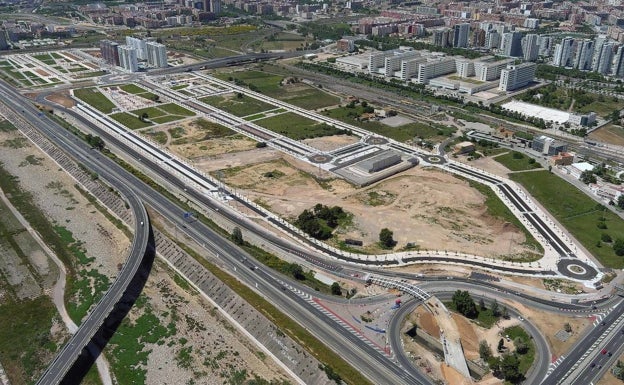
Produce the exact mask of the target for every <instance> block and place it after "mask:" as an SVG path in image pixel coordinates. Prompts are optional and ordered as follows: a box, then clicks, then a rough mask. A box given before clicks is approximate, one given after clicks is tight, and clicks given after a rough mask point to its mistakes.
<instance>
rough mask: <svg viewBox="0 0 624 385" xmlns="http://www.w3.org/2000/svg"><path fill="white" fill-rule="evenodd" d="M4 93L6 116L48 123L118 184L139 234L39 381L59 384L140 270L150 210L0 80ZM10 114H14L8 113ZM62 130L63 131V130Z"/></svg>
mask: <svg viewBox="0 0 624 385" xmlns="http://www.w3.org/2000/svg"><path fill="white" fill-rule="evenodd" d="M0 95H1V96H2V99H3V102H4V104H5V105H6V106H8V107H9V108H10V109H11V110H12V112H13V113H14V114H15V115H14V116H12V117H11V116H6V118H8V119H9V120H10V121H12V122H14V124H15V125H16V126H17V127H18V128H20V129H22V127H23V126H24V125H25V124H28V123H27V122H26V121H29V122H38V124H37V125H38V127H39V128H40V129H42V128H44V127H45V128H44V129H42V131H45V132H47V134H48V135H50V134H52V137H50V139H51V140H52V141H53V142H55V143H56V144H57V146H59V147H60V148H61V149H62V150H63V151H65V152H66V153H67V154H69V155H70V156H72V157H74V158H75V159H76V160H77V161H78V162H80V163H82V164H84V165H85V166H87V167H88V168H89V169H91V170H93V171H95V172H97V173H98V174H99V175H100V176H101V177H102V178H103V179H104V180H106V182H107V183H108V184H109V185H111V186H113V187H114V188H116V189H117V191H119V192H120V193H121V194H122V195H123V196H124V197H125V198H126V202H127V203H128V205H129V207H130V208H131V210H132V212H133V215H134V218H135V229H134V234H135V236H134V239H133V240H132V245H131V247H130V254H129V256H128V259H127V260H126V263H125V264H124V266H123V268H122V269H121V271H120V272H119V275H118V276H117V278H116V279H115V281H114V282H113V284H112V285H111V286H110V288H109V289H108V290H107V292H106V293H105V294H104V296H103V297H102V299H101V300H100V302H98V303H97V305H96V306H95V307H94V308H93V309H92V310H91V312H90V313H89V314H88V316H87V318H86V319H84V320H83V321H82V323H81V324H80V326H79V328H78V330H77V331H76V333H75V334H74V335H73V336H72V337H71V338H70V340H69V341H68V342H67V344H65V346H64V347H63V348H62V349H61V351H60V352H59V353H58V354H57V356H56V357H55V358H54V360H53V361H52V363H51V364H50V365H49V366H48V368H47V369H46V371H45V372H44V373H43V375H42V376H41V378H40V379H39V381H38V382H37V384H41V385H43V384H46V385H49V384H58V383H60V382H61V381H62V380H63V378H64V377H65V375H66V374H67V372H68V371H69V369H70V368H71V367H72V365H73V364H74V362H75V361H76V359H77V358H78V356H79V355H80V352H81V351H82V349H83V348H84V347H85V346H87V344H88V343H89V342H90V341H91V339H92V338H93V336H94V334H95V332H96V331H97V330H98V329H99V328H100V327H101V326H102V325H103V323H104V321H105V319H106V318H107V317H108V315H109V314H110V313H111V311H112V310H113V308H114V307H115V305H116V304H117V303H118V302H119V300H120V299H121V298H122V296H123V294H124V292H125V291H126V289H127V288H128V285H129V283H130V282H131V281H132V279H133V278H134V276H135V274H136V272H137V271H138V269H139V266H140V265H141V262H142V260H143V256H144V255H145V253H146V250H147V247H148V241H149V232H150V231H149V230H150V222H149V218H148V216H147V211H146V210H145V207H144V206H143V204H142V202H141V200H140V199H139V197H138V196H137V195H136V194H135V193H134V192H133V191H132V190H131V189H130V188H128V187H127V186H126V185H124V184H123V183H122V182H121V181H119V180H118V179H117V178H116V177H115V176H114V174H113V173H112V172H109V170H108V169H107V168H104V167H101V166H100V165H99V163H98V162H94V161H92V160H91V156H90V155H87V154H88V153H89V151H90V150H89V149H88V147H87V146H85V145H84V143H83V146H82V147H83V149H82V151H76V146H75V145H71V146H70V145H67V143H69V142H71V141H72V139H75V138H73V137H72V138H67V137H63V136H61V135H58V134H57V133H54V128H53V127H52V126H51V125H50V123H49V121H48V120H47V119H43V120H42V119H40V118H39V117H38V114H39V111H38V110H37V109H36V108H34V107H33V106H32V105H31V104H26V103H20V102H19V99H17V98H15V96H14V93H13V92H12V89H11V88H10V87H9V86H7V85H6V83H4V81H0ZM7 115H10V114H9V113H8V114H7ZM23 119H25V120H26V121H24V120H23ZM62 133H63V132H60V133H59V134H62ZM65 133H66V132H65ZM85 147H86V148H85Z"/></svg>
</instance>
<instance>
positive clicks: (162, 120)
mask: <svg viewBox="0 0 624 385" xmlns="http://www.w3.org/2000/svg"><path fill="white" fill-rule="evenodd" d="M184 118H185V116H179V115H166V116H160V117H158V118H154V119H150V120H151V121H153V122H154V123H158V124H162V123H169V122H175V121H176V120H181V119H184Z"/></svg>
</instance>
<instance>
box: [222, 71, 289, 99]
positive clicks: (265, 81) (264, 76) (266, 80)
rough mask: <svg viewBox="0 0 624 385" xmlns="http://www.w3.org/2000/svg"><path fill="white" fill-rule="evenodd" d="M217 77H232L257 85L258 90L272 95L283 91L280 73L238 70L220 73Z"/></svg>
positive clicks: (224, 78)
mask: <svg viewBox="0 0 624 385" xmlns="http://www.w3.org/2000/svg"><path fill="white" fill-rule="evenodd" d="M217 77H218V78H220V79H223V80H228V79H229V78H230V77H232V78H234V79H237V80H240V81H242V82H244V83H245V84H247V85H253V86H255V87H257V91H258V92H261V93H263V94H265V95H267V96H271V97H279V96H280V94H281V93H282V87H281V86H280V82H281V81H282V76H280V75H273V74H269V73H266V72H260V71H238V72H233V73H221V74H218V75H217Z"/></svg>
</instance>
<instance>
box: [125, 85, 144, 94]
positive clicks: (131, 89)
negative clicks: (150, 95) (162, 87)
mask: <svg viewBox="0 0 624 385" xmlns="http://www.w3.org/2000/svg"><path fill="white" fill-rule="evenodd" d="M119 88H120V89H121V90H122V91H126V92H127V93H129V94H133V95H136V94H142V93H145V92H147V91H146V90H144V89H143V88H141V87H139V86H137V85H136V84H124V85H122V86H119Z"/></svg>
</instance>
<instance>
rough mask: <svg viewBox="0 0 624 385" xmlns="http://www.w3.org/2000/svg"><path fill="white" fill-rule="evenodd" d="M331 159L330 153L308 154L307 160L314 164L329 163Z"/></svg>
mask: <svg viewBox="0 0 624 385" xmlns="http://www.w3.org/2000/svg"><path fill="white" fill-rule="evenodd" d="M332 159H333V158H332V157H331V156H330V155H325V154H313V155H310V156H308V160H309V161H310V162H312V163H316V164H323V163H329V162H331V160H332Z"/></svg>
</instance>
